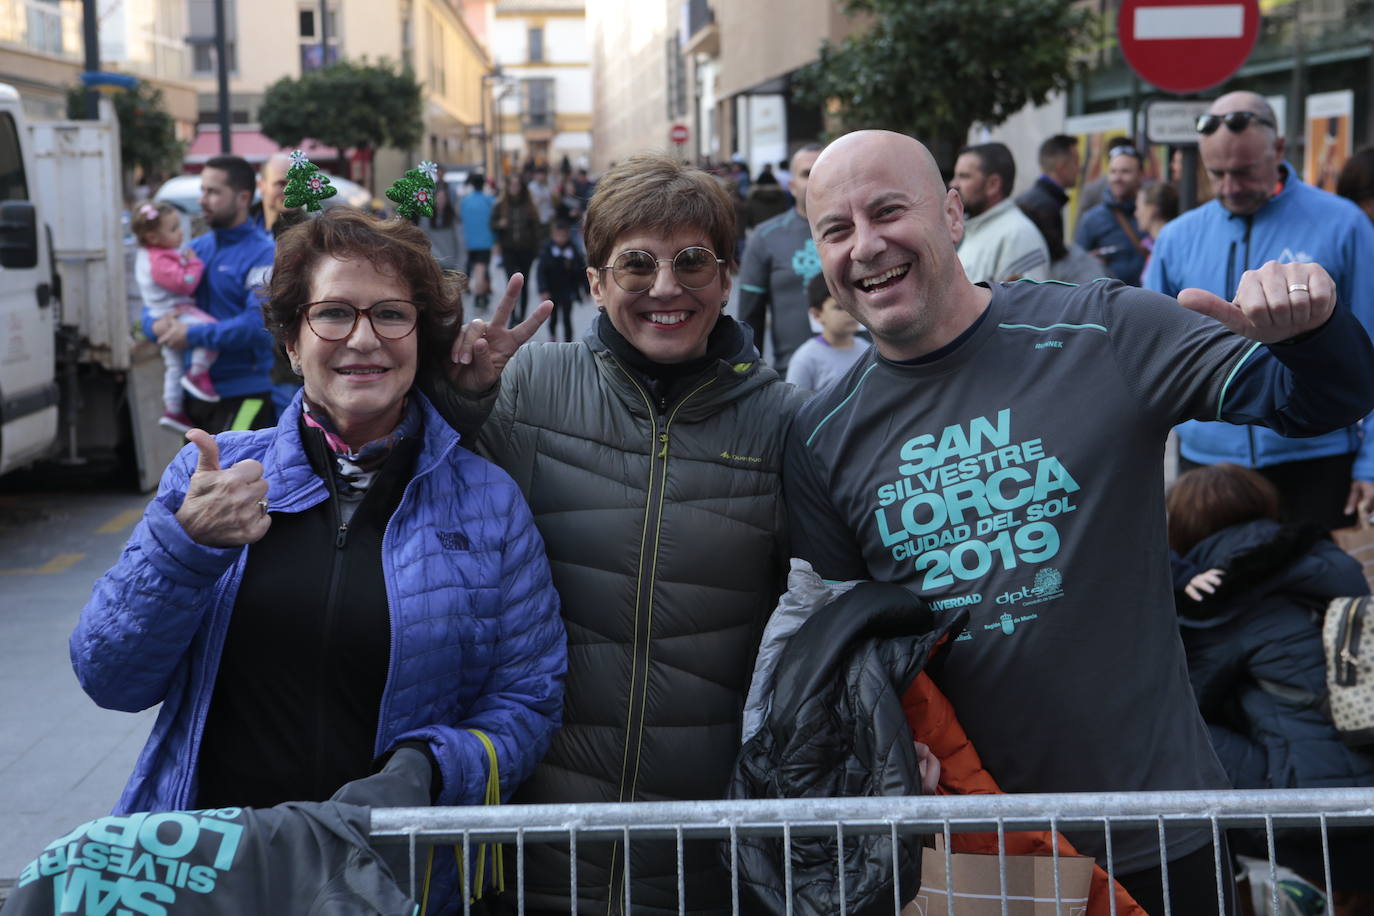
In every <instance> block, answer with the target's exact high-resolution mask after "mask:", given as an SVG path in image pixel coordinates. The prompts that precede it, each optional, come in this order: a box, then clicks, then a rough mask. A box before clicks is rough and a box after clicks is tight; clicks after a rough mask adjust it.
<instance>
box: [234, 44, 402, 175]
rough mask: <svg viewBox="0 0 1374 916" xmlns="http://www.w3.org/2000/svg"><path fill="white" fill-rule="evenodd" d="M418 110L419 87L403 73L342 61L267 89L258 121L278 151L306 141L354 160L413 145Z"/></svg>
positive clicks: (386, 66) (382, 65)
mask: <svg viewBox="0 0 1374 916" xmlns="http://www.w3.org/2000/svg"><path fill="white" fill-rule="evenodd" d="M421 110H422V95H421V91H420V84H419V83H418V82H416V80H415V76H414V74H412V73H411V72H410V71H409V70H398V69H397V68H396V67H395V66H394V65H393V64H391V63H390V62H388V61H386V60H382V61H379V62H377V63H375V64H369V63H367V62H366V61H363V62H361V63H353V62H352V61H344V62H342V63H337V64H333V65H331V66H329V67H326V68H324V69H323V70H314V71H311V72H309V73H306V74H304V75H302V76H301V77H300V79H295V78H293V77H289V76H288V77H282V78H281V79H279V80H277V81H276V82H275V83H273V84H272V85H271V86H268V87H267V92H266V94H264V96H263V100H262V108H261V109H260V110H259V113H258V120H259V122H260V123H261V127H262V132H263V133H264V134H266V135H267V136H268V137H270V138H271V139H272V140H273V141H275V142H276V143H278V144H279V145H281V146H298V145H299V144H300V142H301V141H302V140H304V139H305V138H306V137H311V138H313V139H315V140H318V141H319V142H321V143H323V144H325V145H326V146H332V147H334V148H335V149H337V150H339V151H340V153H342V152H343V151H344V150H347V149H351V150H353V151H354V153H355V155H356V154H362V153H366V152H368V151H370V150H373V149H375V148H377V147H380V146H391V147H396V148H398V149H409V148H412V147H415V146H418V145H419V143H420V139H421V137H422V136H424V125H423V123H422V122H421V120H420V112H421Z"/></svg>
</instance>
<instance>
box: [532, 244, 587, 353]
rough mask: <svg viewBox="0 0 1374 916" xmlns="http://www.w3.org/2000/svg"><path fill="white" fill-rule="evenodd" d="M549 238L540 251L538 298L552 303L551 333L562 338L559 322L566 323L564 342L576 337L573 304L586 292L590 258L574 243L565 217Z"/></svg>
mask: <svg viewBox="0 0 1374 916" xmlns="http://www.w3.org/2000/svg"><path fill="white" fill-rule="evenodd" d="M552 226H553V228H552V229H551V230H550V232H549V240H548V241H547V242H545V243H544V247H543V248H541V249H540V251H539V266H538V271H539V274H538V276H539V298H540V300H544V299H548V300H550V301H551V302H553V320H552V321H551V322H549V336H550V338H551V339H553V340H559V339H560V338H559V336H558V324H559V322H560V321H561V322H562V323H563V337H562V338H561V339H562V340H564V341H571V340H573V326H572V309H573V303H574V302H576V301H577V300H578V299H580V298H582V294H583V293H584V292H587V260H586V259H585V258H584V257H582V253H581V252H579V251H578V250H577V246H576V245H574V244H573V242H572V232H571V230H570V229H569V227H568V223H567V221H566V220H562V219H555V220H554V221H553V224H552Z"/></svg>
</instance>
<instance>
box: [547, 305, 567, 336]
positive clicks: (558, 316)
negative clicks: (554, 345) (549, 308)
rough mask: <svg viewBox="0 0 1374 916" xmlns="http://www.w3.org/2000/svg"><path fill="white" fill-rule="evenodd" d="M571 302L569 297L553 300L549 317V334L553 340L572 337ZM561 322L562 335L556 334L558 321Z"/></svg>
mask: <svg viewBox="0 0 1374 916" xmlns="http://www.w3.org/2000/svg"><path fill="white" fill-rule="evenodd" d="M572 313H573V304H572V300H571V299H566V300H563V301H559V300H557V299H554V300H553V317H552V318H550V319H549V336H550V337H551V338H553V339H554V340H564V341H571V340H572V339H573V324H572ZM560 321H561V322H562V323H563V336H562V337H559V336H558V323H559V322H560Z"/></svg>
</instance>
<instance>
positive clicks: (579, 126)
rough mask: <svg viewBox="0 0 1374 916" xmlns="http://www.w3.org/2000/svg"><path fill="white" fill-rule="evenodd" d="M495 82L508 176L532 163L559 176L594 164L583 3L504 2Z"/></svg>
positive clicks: (500, 147)
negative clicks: (563, 168)
mask: <svg viewBox="0 0 1374 916" xmlns="http://www.w3.org/2000/svg"><path fill="white" fill-rule="evenodd" d="M492 13H493V20H492V23H491V30H490V35H491V51H492V56H493V58H494V59H495V63H496V67H497V68H499V71H498V72H499V75H498V76H497V77H496V78H495V79H493V80H491V84H492V88H491V97H492V105H493V108H494V110H495V112H496V116H495V120H496V121H497V124H498V128H497V137H496V149H495V150H494V155H495V156H496V158H497V159H499V160H500V162H501V166H500V169H501V171H502V172H505V171H510V170H511V169H515V168H519V167H520V166H522V165H523V164H525V163H530V162H532V163H534V164H536V165H544V166H548V167H549V168H551V169H558V168H559V167H560V166H561V165H562V164H563V161H564V160H565V159H566V160H567V164H568V166H569V167H571V168H578V167H583V166H586V165H587V164H588V163H589V159H590V155H591V145H592V110H593V106H592V87H591V57H590V53H589V48H588V43H587V18H586V11H585V8H584V4H583V2H582V0H497V2H496V3H495V5H494V8H493V11H492Z"/></svg>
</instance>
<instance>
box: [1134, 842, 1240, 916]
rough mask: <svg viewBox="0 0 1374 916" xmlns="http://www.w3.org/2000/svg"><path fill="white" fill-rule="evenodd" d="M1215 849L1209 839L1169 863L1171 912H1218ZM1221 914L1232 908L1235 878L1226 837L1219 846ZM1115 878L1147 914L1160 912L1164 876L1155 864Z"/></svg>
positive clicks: (1191, 915)
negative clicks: (1222, 905)
mask: <svg viewBox="0 0 1374 916" xmlns="http://www.w3.org/2000/svg"><path fill="white" fill-rule="evenodd" d="M1215 856H1216V851H1215V848H1214V847H1213V846H1212V844H1211V843H1208V844H1207V845H1206V846H1204V847H1202V848H1201V849H1199V850H1198V851H1197V852H1190V853H1188V855H1186V856H1183V857H1182V858H1179V859H1174V860H1172V861H1171V862H1170V863H1169V907H1170V913H1171V914H1172V916H1220V914H1218V912H1217V869H1216V858H1215ZM1221 871H1222V874H1221V878H1222V891H1223V893H1224V894H1225V899H1226V910H1225V916H1234V914H1235V912H1236V882H1235V877H1234V875H1233V873H1232V869H1231V853H1230V852H1229V851H1228V850H1227V848H1226V841H1225V840H1223V841H1222V846H1221ZM1116 880H1117V882H1118V883H1119V884H1120V885H1121V886H1122V887H1124V888H1125V889H1126V891H1127V893H1129V894H1130V895H1131V896H1132V897H1134V898H1135V902H1136V903H1138V904H1140V905H1141V906H1142V907H1143V908H1144V909H1145V912H1147V913H1149V914H1150V916H1164V879H1163V874H1162V872H1161V870H1160V869H1159V868H1151V869H1147V870H1146V871H1138V872H1135V873H1134V874H1130V875H1117V876H1116Z"/></svg>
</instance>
